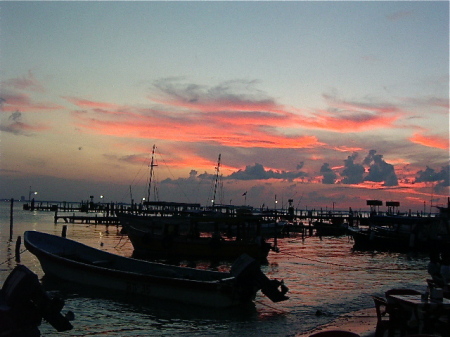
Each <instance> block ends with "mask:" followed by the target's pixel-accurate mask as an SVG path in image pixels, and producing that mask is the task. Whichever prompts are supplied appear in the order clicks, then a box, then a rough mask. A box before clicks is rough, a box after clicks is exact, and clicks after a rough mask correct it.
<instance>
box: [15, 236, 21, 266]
mask: <svg viewBox="0 0 450 337" xmlns="http://www.w3.org/2000/svg"><path fill="white" fill-rule="evenodd" d="M21 244H22V237H21V236H20V235H19V236H18V237H17V241H16V262H17V263H20V245H21Z"/></svg>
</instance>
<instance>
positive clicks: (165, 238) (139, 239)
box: [124, 223, 273, 261]
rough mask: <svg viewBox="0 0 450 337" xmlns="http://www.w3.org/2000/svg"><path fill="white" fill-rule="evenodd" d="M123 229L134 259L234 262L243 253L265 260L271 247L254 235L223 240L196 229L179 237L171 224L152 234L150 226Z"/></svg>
mask: <svg viewBox="0 0 450 337" xmlns="http://www.w3.org/2000/svg"><path fill="white" fill-rule="evenodd" d="M124 228H125V232H126V233H127V235H128V237H129V238H130V241H131V243H132V245H133V248H134V254H135V255H136V256H163V257H183V258H193V259H199V258H200V259H211V260H220V259H225V260H234V259H236V258H238V257H239V256H241V255H242V254H247V255H249V256H251V257H252V258H254V259H257V260H259V261H265V260H266V259H267V256H268V254H269V251H270V250H271V249H272V248H273V247H272V245H271V244H270V243H268V242H266V241H265V240H264V239H263V238H262V237H257V236H255V237H252V238H251V239H237V238H236V237H233V238H226V237H225V236H222V235H221V234H220V233H219V232H218V231H213V232H203V233H200V232H199V231H197V230H191V231H190V232H187V233H183V234H180V232H179V227H178V226H177V225H176V224H171V223H169V224H164V225H163V230H162V231H158V232H154V231H153V228H152V227H149V226H139V225H137V224H135V225H132V224H131V225H130V224H129V225H126V226H124ZM201 235H204V236H201Z"/></svg>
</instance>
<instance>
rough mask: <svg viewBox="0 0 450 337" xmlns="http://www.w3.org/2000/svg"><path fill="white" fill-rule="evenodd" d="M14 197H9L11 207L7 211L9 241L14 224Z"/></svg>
mask: <svg viewBox="0 0 450 337" xmlns="http://www.w3.org/2000/svg"><path fill="white" fill-rule="evenodd" d="M13 219H14V198H11V208H10V211H9V241H12V238H13V224H14V220H13Z"/></svg>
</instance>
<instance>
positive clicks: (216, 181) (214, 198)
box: [212, 153, 221, 207]
mask: <svg viewBox="0 0 450 337" xmlns="http://www.w3.org/2000/svg"><path fill="white" fill-rule="evenodd" d="M220 156H221V154H220V153H219V159H217V167H216V180H215V182H214V195H213V199H212V206H213V207H214V205H215V203H216V192H217V184H218V182H219V171H220Z"/></svg>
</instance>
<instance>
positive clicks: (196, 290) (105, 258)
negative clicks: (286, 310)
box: [24, 231, 288, 307]
mask: <svg viewBox="0 0 450 337" xmlns="http://www.w3.org/2000/svg"><path fill="white" fill-rule="evenodd" d="M24 243H25V247H26V248H27V249H28V250H29V251H30V252H31V253H32V254H34V255H36V257H37V258H38V260H39V262H40V264H41V267H42V269H43V271H44V272H45V274H46V275H49V276H54V277H57V278H59V279H62V280H65V281H70V282H74V283H78V284H84V285H88V286H90V287H91V286H94V287H101V288H107V289H111V290H115V291H120V292H123V293H125V294H127V295H129V296H133V295H134V296H136V295H137V296H146V297H151V298H158V299H163V300H170V301H178V302H183V303H187V304H194V305H201V306H207V307H231V306H236V305H240V304H243V303H245V302H251V301H252V300H253V299H254V298H255V296H256V293H257V291H259V290H261V292H262V293H263V294H264V295H266V296H267V297H269V298H270V299H271V300H272V301H273V302H279V301H284V300H286V299H288V297H287V296H286V292H287V291H288V289H287V287H286V286H284V284H283V282H282V281H278V280H269V279H268V278H267V277H266V276H265V275H264V273H262V271H261V270H260V268H259V264H257V262H256V261H255V260H254V259H252V258H251V257H249V256H248V255H243V256H241V257H240V258H239V259H237V260H236V261H235V263H234V264H233V265H232V267H231V270H230V272H217V271H209V270H200V269H194V268H187V267H179V266H172V265H167V264H161V263H154V262H149V261H144V260H137V259H133V258H128V257H123V256H119V255H115V254H112V253H109V252H105V251H102V250H99V249H96V248H93V247H90V246H87V245H84V244H82V243H79V242H77V241H73V240H70V239H67V238H62V237H59V236H55V235H51V234H46V233H41V232H36V231H27V232H25V234H24Z"/></svg>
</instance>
